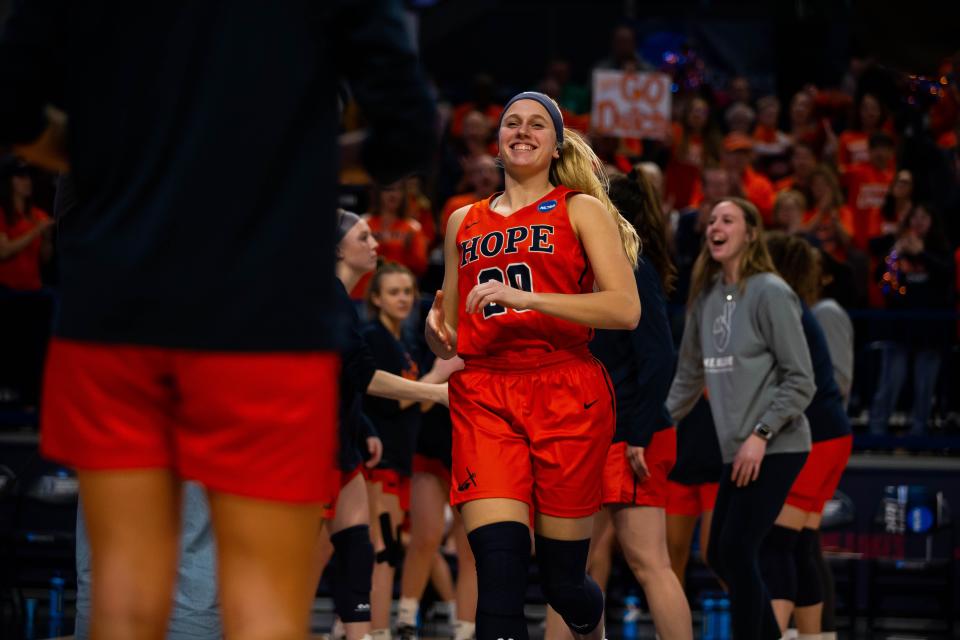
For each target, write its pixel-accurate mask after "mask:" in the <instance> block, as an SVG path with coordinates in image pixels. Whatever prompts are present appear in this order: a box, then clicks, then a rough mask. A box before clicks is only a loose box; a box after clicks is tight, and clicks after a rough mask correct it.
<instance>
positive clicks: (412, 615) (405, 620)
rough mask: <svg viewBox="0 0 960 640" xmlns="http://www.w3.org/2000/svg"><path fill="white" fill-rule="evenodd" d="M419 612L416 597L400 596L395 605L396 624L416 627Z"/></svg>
mask: <svg viewBox="0 0 960 640" xmlns="http://www.w3.org/2000/svg"><path fill="white" fill-rule="evenodd" d="M419 612H420V601H419V600H417V599H416V598H400V603H399V604H398V605H397V624H398V625H406V626H408V627H416V626H417V613H419Z"/></svg>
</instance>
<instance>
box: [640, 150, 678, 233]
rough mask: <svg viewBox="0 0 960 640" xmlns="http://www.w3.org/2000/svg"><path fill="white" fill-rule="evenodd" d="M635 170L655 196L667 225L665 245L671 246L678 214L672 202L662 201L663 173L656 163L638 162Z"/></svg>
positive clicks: (664, 194)
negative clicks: (648, 184)
mask: <svg viewBox="0 0 960 640" xmlns="http://www.w3.org/2000/svg"><path fill="white" fill-rule="evenodd" d="M636 168H637V170H638V171H640V172H641V173H642V174H643V176H644V177H645V178H646V179H647V182H649V183H650V187H651V188H652V189H653V192H654V193H655V194H656V196H657V200H658V203H659V204H660V211H661V212H662V213H663V217H664V219H665V220H666V224H667V243H668V244H669V245H670V246H673V234H674V233H675V232H676V230H677V222H679V219H680V212H679V211H677V209H676V208H675V207H674V206H673V201H671V200H665V199H664V198H665V196H666V193H664V184H663V171H661V170H660V165H658V164H657V163H656V162H640V163H638V164H637V165H636Z"/></svg>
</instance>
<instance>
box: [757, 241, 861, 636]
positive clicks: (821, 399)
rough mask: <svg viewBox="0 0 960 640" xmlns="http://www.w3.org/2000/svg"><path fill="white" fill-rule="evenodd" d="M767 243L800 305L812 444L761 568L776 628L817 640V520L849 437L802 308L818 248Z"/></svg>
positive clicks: (810, 298)
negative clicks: (812, 386) (810, 386)
mask: <svg viewBox="0 0 960 640" xmlns="http://www.w3.org/2000/svg"><path fill="white" fill-rule="evenodd" d="M767 245H768V247H769V248H770V257H771V258H772V259H773V264H774V266H776V267H777V271H779V272H780V275H781V276H782V277H783V279H784V280H785V281H786V282H787V284H789V285H790V287H791V288H792V289H793V290H794V291H795V292H796V294H797V296H799V298H800V300H801V302H802V304H803V315H802V317H801V321H802V323H803V333H804V336H805V337H806V339H807V346H808V347H809V349H810V361H811V362H812V363H813V375H814V381H815V382H816V385H817V392H816V393H815V394H814V396H813V400H811V401H810V405H809V406H808V407H807V409H806V411H805V412H804V413H805V414H806V416H807V421H808V422H809V423H810V434H811V438H812V440H813V446H812V448H811V450H810V456H809V457H808V458H807V462H806V463H805V464H804V465H803V469H801V470H800V475H799V476H797V479H796V481H795V482H794V483H793V486H792V487H790V493H789V494H788V495H787V503H786V504H785V505H783V509H782V510H781V512H780V515H779V516H778V517H777V521H776V523H775V524H774V526H773V529H772V530H771V531H770V533H769V534H767V537H766V539H765V540H764V545H763V549H762V550H761V570H762V571H763V576H764V580H765V581H766V583H767V586H768V588H769V589H770V597H771V598H772V599H773V610H774V613H775V614H776V615H777V622H779V623H780V629H781V630H782V631H786V628H787V625H788V623H789V621H790V616H791V615H793V616H794V619H795V620H796V623H797V631H798V632H799V634H800V635H799V637H800V638H801V639H802V640H810V639H812V638H819V637H820V636H819V634H820V633H821V632H822V629H821V626H822V620H821V618H822V612H823V608H824V600H825V599H824V595H825V592H826V589H825V586H827V585H825V584H824V581H823V580H822V577H821V576H822V575H823V572H822V565H823V563H824V559H823V552H822V550H821V548H820V535H819V529H820V520H821V518H822V516H823V507H824V506H825V505H826V503H827V501H828V500H830V499H831V498H832V497H833V493H834V491H836V490H837V486H838V485H839V484H840V477H841V476H842V475H843V470H844V469H845V468H846V466H847V460H849V459H850V452H851V450H852V448H853V436H852V435H851V430H850V420H849V418H848V417H847V412H846V409H845V404H844V400H843V395H842V394H841V392H840V387H839V386H838V385H837V382H836V379H835V378H834V369H833V361H832V360H831V358H830V350H829V347H828V345H827V339H826V337H825V336H824V332H823V329H822V328H821V327H820V323H819V322H818V321H817V319H816V317H815V316H814V314H813V312H812V311H811V310H810V308H809V307H808V306H807V305H809V304H812V303H813V302H815V301H816V299H817V297H818V296H819V287H820V262H819V258H818V255H817V251H816V250H815V249H814V248H813V247H811V246H810V244H809V243H808V242H807V241H806V240H804V239H803V238H801V237H799V236H789V235H787V234H784V233H779V232H778V233H772V234H770V237H769V238H768V239H767ZM830 631H834V630H830Z"/></svg>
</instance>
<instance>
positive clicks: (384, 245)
mask: <svg viewBox="0 0 960 640" xmlns="http://www.w3.org/2000/svg"><path fill="white" fill-rule="evenodd" d="M371 194H372V195H371V197H370V211H369V212H368V213H367V214H366V215H365V216H364V219H365V220H366V221H367V224H369V225H370V230H371V231H373V235H374V237H375V238H376V239H377V242H378V243H379V244H380V255H381V256H382V257H383V259H384V261H388V262H397V263H399V264H402V265H404V266H405V267H407V268H408V269H410V270H411V271H412V272H413V273H414V274H416V275H422V274H423V273H424V272H425V271H426V270H427V242H426V238H425V237H424V235H423V231H422V229H421V227H420V223H419V222H417V221H416V220H413V219H412V218H410V217H409V216H408V215H407V192H406V186H405V183H404V181H403V180H398V181H397V182H392V183H390V184H387V185H385V186H383V187H380V186H377V185H374V186H373V187H372V188H371ZM369 281H370V276H369V274H368V275H367V276H365V277H364V278H363V279H361V280H360V282H359V283H358V284H357V286H356V287H355V288H354V290H353V291H352V292H351V297H353V298H354V299H357V300H358V299H360V298H362V297H363V296H364V294H365V293H366V290H367V283H368V282H369Z"/></svg>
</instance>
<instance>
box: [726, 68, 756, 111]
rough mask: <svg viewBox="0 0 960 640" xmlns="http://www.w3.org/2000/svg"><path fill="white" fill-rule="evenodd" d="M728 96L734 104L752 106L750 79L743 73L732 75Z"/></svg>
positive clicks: (728, 85) (728, 86)
mask: <svg viewBox="0 0 960 640" xmlns="http://www.w3.org/2000/svg"><path fill="white" fill-rule="evenodd" d="M727 97H728V98H729V100H730V103H732V104H736V103H740V104H744V105H747V106H750V105H751V104H752V103H753V93H752V90H751V87H750V79H749V78H747V76H741V75H736V76H733V77H731V78H730V82H729V83H727Z"/></svg>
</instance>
